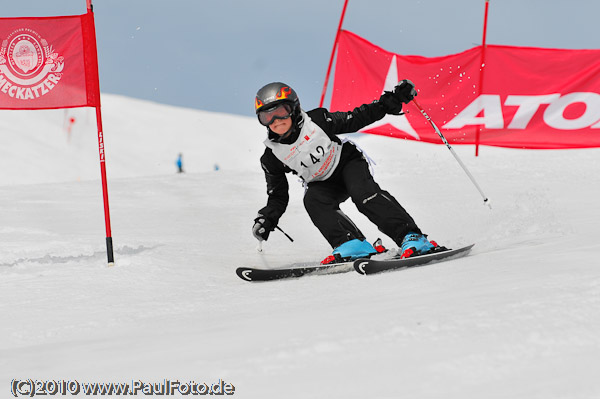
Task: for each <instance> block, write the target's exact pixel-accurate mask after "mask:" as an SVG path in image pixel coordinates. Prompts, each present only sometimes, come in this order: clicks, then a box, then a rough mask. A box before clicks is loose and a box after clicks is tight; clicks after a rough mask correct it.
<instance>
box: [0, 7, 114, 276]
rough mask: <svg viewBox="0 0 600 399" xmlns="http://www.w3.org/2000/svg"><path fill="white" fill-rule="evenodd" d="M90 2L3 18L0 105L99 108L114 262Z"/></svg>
mask: <svg viewBox="0 0 600 399" xmlns="http://www.w3.org/2000/svg"><path fill="white" fill-rule="evenodd" d="M86 5H87V13H86V14H83V15H73V16H59V17H24V18H0V40H1V41H2V44H1V46H0V109H13V110H24V109H29V110H35V109H52V108H74V107H94V108H96V124H97V126H98V154H99V157H100V175H101V178H102V196H103V201H104V219H105V222H104V224H105V227H106V254H107V258H108V265H109V266H113V265H114V253H113V242H112V231H111V225H110V209H109V204H108V183H107V177H106V159H105V153H104V150H105V149H104V132H103V130H102V113H101V106H100V82H99V79H98V56H97V53H98V51H97V48H96V27H95V23H94V13H93V7H92V0H86Z"/></svg>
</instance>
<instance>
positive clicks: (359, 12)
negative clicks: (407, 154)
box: [0, 0, 600, 115]
mask: <svg viewBox="0 0 600 399" xmlns="http://www.w3.org/2000/svg"><path fill="white" fill-rule="evenodd" d="M343 3H344V2H343V0H335V1H334V0H303V1H288V0H279V1H275V0H261V1H254V2H249V1H243V0H235V1H234V0H220V1H205V0H170V1H154V0H145V1H141V0H96V1H95V2H94V11H95V18H96V31H97V40H98V53H99V68H100V86H101V90H102V91H103V92H107V93H115V94H122V95H126V96H130V97H135V98H141V99H146V100H151V101H156V102H159V103H164V104H171V105H177V106H184V107H190V108H197V109H204V110H210V111H218V112H227V113H234V114H241V115H253V99H254V95H255V93H256V91H257V90H258V89H259V88H260V87H261V86H262V85H264V84H266V83H268V82H271V81H276V80H280V81H284V82H286V83H288V84H290V85H292V87H294V88H295V89H296V91H297V92H298V94H299V95H300V97H301V101H302V104H303V107H305V108H307V109H310V108H314V107H316V106H318V103H319V100H320V96H321V90H322V87H323V82H324V79H325V73H326V70H327V63H328V62H329V56H330V54H331V49H332V46H333V41H334V38H335V33H336V30H337V26H338V22H339V18H340V14H341V10H342V6H343ZM484 8H485V1H484V0H454V1H451V2H450V1H447V0H412V1H398V0H370V1H366V0H350V1H349V5H348V10H347V12H346V18H345V21H344V29H347V30H350V31H352V32H354V33H356V34H358V35H360V36H362V37H364V38H366V39H367V40H369V41H371V42H373V43H375V44H377V45H378V46H381V47H383V48H385V49H386V50H389V51H392V52H396V53H400V54H418V55H424V56H441V55H446V54H453V53H457V52H460V51H463V50H465V49H468V48H471V47H473V46H475V45H478V44H479V43H480V42H481V38H482V31H483V14H484ZM83 13H85V0H52V1H48V0H19V1H18V2H17V1H14V2H10V3H8V4H3V6H2V8H1V9H0V16H1V17H14V16H49V15H71V14H83ZM598 15H600V2H598V1H596V0H570V1H564V0H545V1H543V0H491V1H490V15H489V22H488V36H487V41H488V43H490V44H506V45H516V46H535V47H552V48H574V49H577V48H600V39H599V38H600V24H599V23H598V22H597V16H598ZM332 79H333V78H332ZM331 83H332V81H330V85H331ZM327 104H328V101H327V102H326V105H327Z"/></svg>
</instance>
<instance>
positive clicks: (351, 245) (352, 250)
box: [321, 238, 385, 265]
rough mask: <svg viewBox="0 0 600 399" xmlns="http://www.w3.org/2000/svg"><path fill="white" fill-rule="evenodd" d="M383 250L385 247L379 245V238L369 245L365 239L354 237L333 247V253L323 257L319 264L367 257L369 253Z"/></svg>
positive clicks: (372, 253)
mask: <svg viewBox="0 0 600 399" xmlns="http://www.w3.org/2000/svg"><path fill="white" fill-rule="evenodd" d="M384 251H385V248H384V247H383V245H381V240H379V239H378V240H377V241H375V244H373V245H371V244H369V243H368V242H367V241H366V240H359V239H357V238H355V239H354V240H350V241H346V242H345V243H343V244H342V245H340V246H339V247H337V248H335V249H334V250H333V254H331V255H329V256H328V257H326V258H325V259H323V261H321V264H322V265H328V264H331V263H341V262H348V261H351V260H354V259H358V258H368V257H370V256H371V255H374V254H377V253H381V252H384Z"/></svg>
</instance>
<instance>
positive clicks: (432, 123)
mask: <svg viewBox="0 0 600 399" xmlns="http://www.w3.org/2000/svg"><path fill="white" fill-rule="evenodd" d="M412 101H413V103H414V104H415V105H416V107H417V109H418V110H419V111H421V114H423V116H424V117H425V119H427V120H428V121H429V123H430V124H431V126H433V129H434V130H435V132H436V133H437V134H438V136H440V138H441V139H442V141H443V142H444V144H446V147H448V149H449V150H450V152H451V153H452V155H453V156H454V158H456V161H457V162H458V164H459V165H460V166H461V168H463V170H464V171H465V173H466V174H467V176H469V179H471V182H472V183H473V184H474V185H475V187H476V188H477V190H478V191H479V194H481V196H482V197H483V204H484V205H487V206H488V207H489V208H490V209H492V206H491V205H490V200H489V198H488V197H487V196H486V195H485V194H484V193H483V190H481V187H479V184H477V182H476V181H475V178H474V177H473V175H472V174H471V172H469V170H468V169H467V167H466V166H465V164H464V163H463V162H462V161H461V160H460V158H459V157H458V155H457V154H456V152H455V151H454V148H452V147H451V146H450V143H448V140H446V138H445V137H444V135H443V134H442V132H441V131H440V129H439V128H438V127H437V126H436V124H435V123H434V122H433V120H431V117H430V116H429V115H427V112H425V110H424V109H423V107H421V105H420V104H419V103H418V102H417V101H416V100H415V99H414V98H413V100H412Z"/></svg>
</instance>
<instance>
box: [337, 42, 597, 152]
mask: <svg viewBox="0 0 600 399" xmlns="http://www.w3.org/2000/svg"><path fill="white" fill-rule="evenodd" d="M481 51H482V48H481V46H478V47H474V48H472V49H469V50H466V51H464V52H462V53H459V54H452V55H447V56H443V57H422V56H414V55H409V56H405V55H399V54H394V53H391V52H389V51H386V50H384V49H382V48H380V47H377V46H375V45H374V44H372V43H370V42H368V41H367V40H365V39H363V38H361V37H359V36H357V35H355V34H353V33H351V32H348V31H342V32H341V33H340V36H339V41H338V52H337V61H336V71H335V76H334V85H333V93H332V99H331V109H332V110H333V111H347V110H349V109H352V108H354V107H356V106H359V105H361V104H364V103H368V102H371V101H373V100H375V99H377V98H379V96H380V95H381V93H382V92H383V91H384V90H392V89H393V87H394V85H395V84H396V83H397V82H398V81H399V80H402V79H410V80H412V81H413V82H414V83H415V86H416V88H417V90H418V92H419V95H418V97H417V98H418V101H419V103H420V105H421V106H422V107H423V108H424V110H425V111H426V112H427V114H429V115H430V116H431V118H432V119H433V120H434V121H436V124H437V125H438V126H439V127H440V130H441V131H442V132H443V134H444V136H445V137H446V138H447V139H448V141H449V142H450V143H452V144H475V140H476V131H477V129H478V128H479V129H480V138H479V144H481V145H489V146H500V147H512V148H538V149H558V148H584V147H600V94H599V93H600V50H563V49H544V48H531V47H514V46H498V45H488V46H487V47H486V61H485V65H481ZM481 68H485V74H484V75H483V76H484V77H483V82H482V83H483V84H481V82H480V79H481V78H480V76H482V74H481ZM404 110H405V112H406V114H405V115H402V116H390V115H386V117H385V118H384V119H382V120H381V121H379V122H376V123H374V124H372V125H370V126H368V127H367V128H365V129H364V130H363V132H365V133H372V134H379V135H384V136H392V137H397V138H404V139H411V140H419V141H425V142H430V143H439V144H441V141H440V138H439V137H438V135H437V134H436V132H435V131H432V129H431V126H429V124H428V122H427V120H425V119H424V118H423V117H422V116H421V115H420V113H419V112H418V110H417V109H416V107H415V106H414V104H408V105H406V106H405V107H404Z"/></svg>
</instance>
